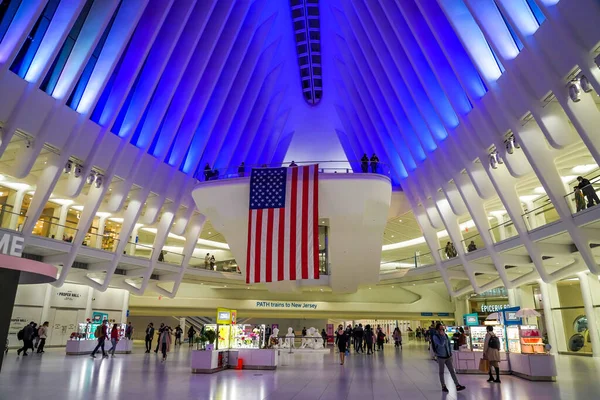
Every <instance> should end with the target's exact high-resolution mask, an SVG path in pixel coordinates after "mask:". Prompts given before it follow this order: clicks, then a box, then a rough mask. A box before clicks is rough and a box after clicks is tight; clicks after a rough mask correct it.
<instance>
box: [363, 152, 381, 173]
mask: <svg viewBox="0 0 600 400" xmlns="http://www.w3.org/2000/svg"><path fill="white" fill-rule="evenodd" d="M369 164H371V172H372V173H374V174H375V173H377V167H378V166H379V157H377V155H376V154H375V153H373V155H372V156H371V158H369V157H368V156H367V153H365V154H364V155H363V156H362V158H361V159H360V167H361V169H362V172H363V173H365V174H366V173H367V172H369Z"/></svg>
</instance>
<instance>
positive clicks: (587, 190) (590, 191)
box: [577, 176, 600, 208]
mask: <svg viewBox="0 0 600 400" xmlns="http://www.w3.org/2000/svg"><path fill="white" fill-rule="evenodd" d="M577 181H579V184H578V185H577V188H578V189H581V191H582V192H583V194H584V195H585V197H586V198H587V202H588V203H587V208H590V207H592V206H593V205H595V204H600V198H598V195H597V194H596V190H595V189H594V187H593V186H592V184H591V183H590V181H589V180H587V179H585V178H584V177H581V176H578V177H577Z"/></svg>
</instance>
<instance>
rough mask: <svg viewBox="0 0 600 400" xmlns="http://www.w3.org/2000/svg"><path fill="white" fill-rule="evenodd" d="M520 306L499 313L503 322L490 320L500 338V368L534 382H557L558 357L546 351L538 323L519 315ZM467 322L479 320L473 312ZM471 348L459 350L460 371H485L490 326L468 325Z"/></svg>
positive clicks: (457, 354)
mask: <svg viewBox="0 0 600 400" xmlns="http://www.w3.org/2000/svg"><path fill="white" fill-rule="evenodd" d="M518 310H519V307H513V308H506V309H504V310H502V311H500V312H499V314H500V320H499V321H490V323H493V324H494V325H493V326H494V333H495V334H496V336H498V338H499V339H500V360H501V361H500V371H501V373H503V374H513V375H516V376H519V377H521V378H524V379H529V380H534V381H554V380H555V379H556V362H555V359H554V356H553V355H551V354H548V353H547V352H546V347H545V344H544V342H543V339H542V337H541V334H540V331H539V329H538V327H537V326H535V325H523V324H522V319H521V318H518V317H516V312H517V311H518ZM464 319H465V322H466V323H467V325H468V324H469V323H471V324H474V323H476V322H475V321H477V323H478V319H477V318H475V317H474V316H473V314H467V315H465V316H464ZM468 328H469V331H470V340H469V343H470V347H471V348H470V349H467V348H466V346H464V347H463V348H461V349H460V350H459V351H458V352H456V353H455V357H456V372H458V373H463V374H469V373H471V374H485V372H481V371H479V362H480V360H481V359H482V358H483V343H484V340H485V335H486V326H481V325H475V326H468Z"/></svg>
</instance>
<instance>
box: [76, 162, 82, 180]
mask: <svg viewBox="0 0 600 400" xmlns="http://www.w3.org/2000/svg"><path fill="white" fill-rule="evenodd" d="M82 172H83V166H82V165H79V164H75V178H79V177H80V176H81V173H82Z"/></svg>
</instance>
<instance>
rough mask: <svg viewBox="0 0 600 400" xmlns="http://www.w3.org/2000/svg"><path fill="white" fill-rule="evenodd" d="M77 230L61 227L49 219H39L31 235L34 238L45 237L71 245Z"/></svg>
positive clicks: (65, 226) (71, 227)
mask: <svg viewBox="0 0 600 400" xmlns="http://www.w3.org/2000/svg"><path fill="white" fill-rule="evenodd" d="M77 231H78V230H77V228H75V227H73V226H67V225H61V224H58V223H56V222H54V221H51V220H49V219H45V218H40V219H39V220H38V222H36V224H35V226H34V228H33V231H32V234H33V235H35V236H41V237H47V238H50V239H54V240H62V241H63V242H68V243H73V240H74V239H75V236H76V235H77Z"/></svg>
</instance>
